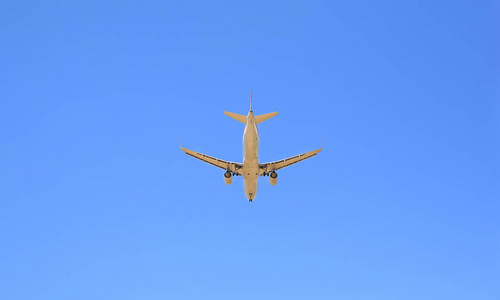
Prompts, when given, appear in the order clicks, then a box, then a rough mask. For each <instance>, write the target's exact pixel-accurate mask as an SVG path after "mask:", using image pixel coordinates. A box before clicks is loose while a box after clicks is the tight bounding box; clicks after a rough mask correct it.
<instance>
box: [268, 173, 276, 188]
mask: <svg viewBox="0 0 500 300" xmlns="http://www.w3.org/2000/svg"><path fill="white" fill-rule="evenodd" d="M269 183H270V184H271V185H276V183H278V173H276V172H272V173H271V174H269Z"/></svg>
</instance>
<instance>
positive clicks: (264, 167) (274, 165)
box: [259, 147, 323, 176]
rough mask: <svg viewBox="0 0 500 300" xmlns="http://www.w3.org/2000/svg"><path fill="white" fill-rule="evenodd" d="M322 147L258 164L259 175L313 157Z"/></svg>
mask: <svg viewBox="0 0 500 300" xmlns="http://www.w3.org/2000/svg"><path fill="white" fill-rule="evenodd" d="M321 149H323V147H321V148H319V149H316V150H313V151H309V152H307V153H303V154H299V155H296V156H292V157H289V158H285V159H282V160H278V161H274V162H269V163H264V164H259V168H260V169H261V174H260V175H261V176H265V175H267V174H268V173H270V172H273V171H275V170H279V169H283V168H285V167H288V166H291V165H293V164H296V163H298V162H301V161H303V160H306V159H308V158H310V157H313V156H314V155H316V154H318V153H319V152H320V151H321Z"/></svg>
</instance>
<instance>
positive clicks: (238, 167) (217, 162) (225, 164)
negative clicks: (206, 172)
mask: <svg viewBox="0 0 500 300" xmlns="http://www.w3.org/2000/svg"><path fill="white" fill-rule="evenodd" d="M181 149H182V151H184V153H186V154H187V155H189V156H192V157H194V158H197V159H199V160H201V161H204V162H206V163H209V164H211V165H213V166H216V167H219V168H221V169H224V170H226V171H230V172H232V173H233V174H235V175H242V174H243V169H242V168H243V165H242V164H240V163H234V162H230V161H225V160H222V159H218V158H215V157H211V156H208V155H205V154H202V153H199V152H195V151H193V150H189V149H186V148H184V147H182V146H181Z"/></svg>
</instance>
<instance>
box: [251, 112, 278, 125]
mask: <svg viewBox="0 0 500 300" xmlns="http://www.w3.org/2000/svg"><path fill="white" fill-rule="evenodd" d="M277 114H278V112H277V111H275V112H272V113H268V114H263V115H259V116H255V124H259V123H262V122H264V121H265V120H267V119H270V118H272V117H274V116H276V115H277Z"/></svg>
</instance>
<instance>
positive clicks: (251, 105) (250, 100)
mask: <svg viewBox="0 0 500 300" xmlns="http://www.w3.org/2000/svg"><path fill="white" fill-rule="evenodd" d="M250 110H252V90H250Z"/></svg>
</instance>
